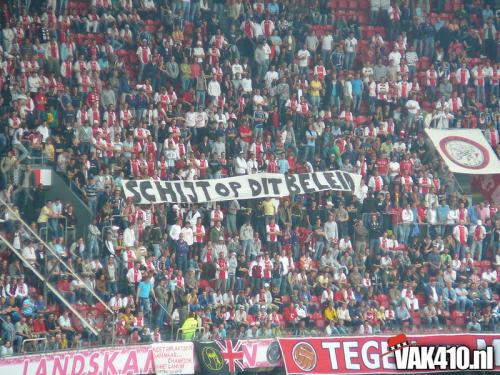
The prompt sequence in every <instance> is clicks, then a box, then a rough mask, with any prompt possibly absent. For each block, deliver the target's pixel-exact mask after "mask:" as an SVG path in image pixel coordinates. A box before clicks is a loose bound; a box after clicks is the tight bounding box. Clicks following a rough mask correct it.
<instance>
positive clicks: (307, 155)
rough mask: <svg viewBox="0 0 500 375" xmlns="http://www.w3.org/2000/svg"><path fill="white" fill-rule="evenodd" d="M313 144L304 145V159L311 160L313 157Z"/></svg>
mask: <svg viewBox="0 0 500 375" xmlns="http://www.w3.org/2000/svg"><path fill="white" fill-rule="evenodd" d="M314 151H315V146H309V145H308V146H306V147H305V149H304V160H308V161H312V159H313V158H314Z"/></svg>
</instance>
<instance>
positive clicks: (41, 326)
mask: <svg viewBox="0 0 500 375" xmlns="http://www.w3.org/2000/svg"><path fill="white" fill-rule="evenodd" d="M33 331H35V332H47V329H46V327H45V320H42V321H40V320H38V319H36V320H34V321H33Z"/></svg>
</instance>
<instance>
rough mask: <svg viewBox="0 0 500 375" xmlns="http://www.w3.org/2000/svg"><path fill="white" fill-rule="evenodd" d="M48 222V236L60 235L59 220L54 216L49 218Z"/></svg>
mask: <svg viewBox="0 0 500 375" xmlns="http://www.w3.org/2000/svg"><path fill="white" fill-rule="evenodd" d="M48 224H49V236H50V237H60V233H59V220H58V219H54V218H49V221H48Z"/></svg>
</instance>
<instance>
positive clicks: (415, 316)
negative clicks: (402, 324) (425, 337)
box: [410, 311, 421, 327]
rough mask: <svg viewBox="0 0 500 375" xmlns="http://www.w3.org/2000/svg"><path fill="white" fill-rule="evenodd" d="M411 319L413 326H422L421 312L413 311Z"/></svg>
mask: <svg viewBox="0 0 500 375" xmlns="http://www.w3.org/2000/svg"><path fill="white" fill-rule="evenodd" d="M410 316H411V319H412V320H413V325H414V326H416V327H419V326H420V323H421V322H420V312H419V311H412V312H410Z"/></svg>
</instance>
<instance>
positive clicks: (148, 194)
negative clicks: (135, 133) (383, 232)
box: [122, 171, 361, 204]
mask: <svg viewBox="0 0 500 375" xmlns="http://www.w3.org/2000/svg"><path fill="white" fill-rule="evenodd" d="M360 181H361V176H360V175H356V174H352V173H347V172H343V171H327V172H313V173H301V174H294V175H283V174H279V173H261V174H254V175H246V176H236V177H228V178H221V179H217V180H193V181H184V180H179V181H161V180H152V179H150V180H124V181H123V185H122V186H123V191H124V193H125V196H126V197H127V198H130V197H132V198H133V201H134V202H135V203H136V204H151V203H153V204H155V203H165V202H169V203H205V202H216V201H227V200H233V199H256V198H265V197H285V196H288V195H290V194H306V193H314V192H318V191H325V190H333V191H351V192H357V191H358V189H359V185H360Z"/></svg>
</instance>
